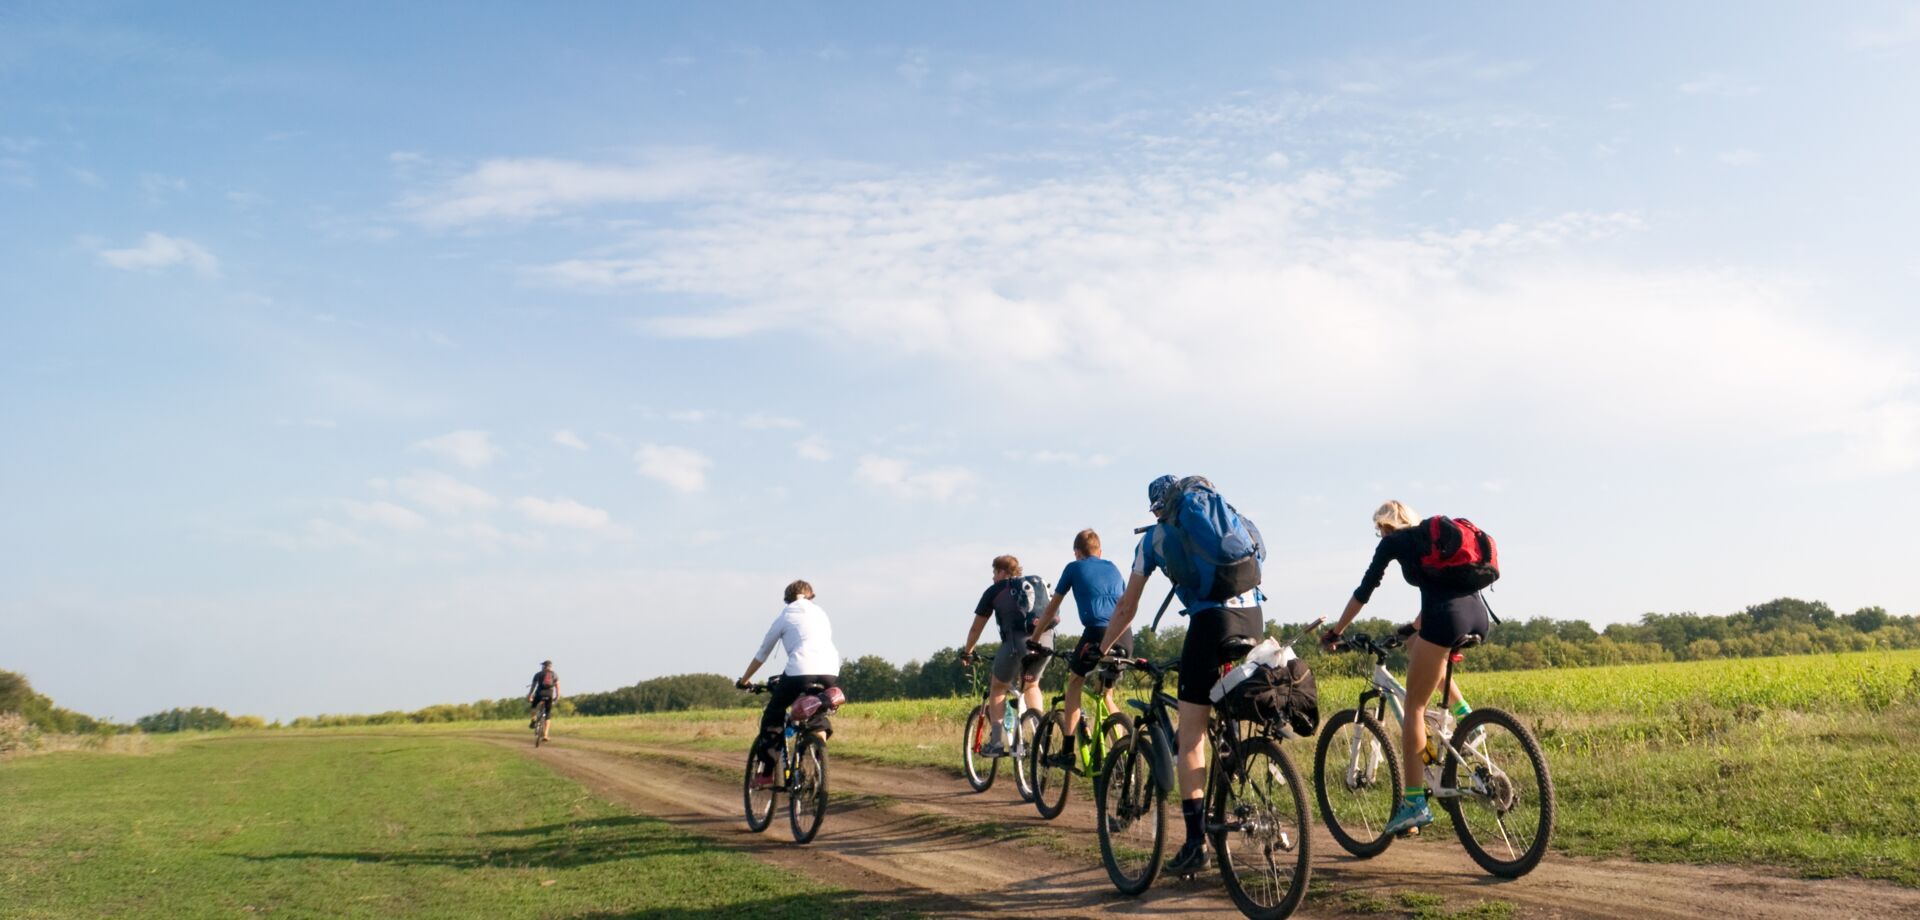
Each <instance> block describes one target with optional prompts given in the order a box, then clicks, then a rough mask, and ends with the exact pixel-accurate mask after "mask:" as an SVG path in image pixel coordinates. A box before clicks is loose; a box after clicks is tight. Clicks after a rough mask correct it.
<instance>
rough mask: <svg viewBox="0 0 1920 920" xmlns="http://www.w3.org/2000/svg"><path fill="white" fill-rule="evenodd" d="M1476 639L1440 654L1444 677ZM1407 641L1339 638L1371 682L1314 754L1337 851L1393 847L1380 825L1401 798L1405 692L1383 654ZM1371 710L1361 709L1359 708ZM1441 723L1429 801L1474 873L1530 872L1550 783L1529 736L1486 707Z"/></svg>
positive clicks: (1433, 734)
mask: <svg viewBox="0 0 1920 920" xmlns="http://www.w3.org/2000/svg"><path fill="white" fill-rule="evenodd" d="M1479 641H1480V637H1479V636H1477V635H1469V636H1467V637H1466V638H1465V639H1462V640H1461V641H1460V642H1459V643H1457V644H1456V645H1455V646H1454V647H1453V649H1452V650H1451V651H1450V652H1449V654H1448V656H1447V679H1446V681H1445V682H1443V683H1442V684H1441V686H1442V687H1447V686H1451V685H1452V682H1453V665H1454V662H1455V661H1456V660H1458V658H1459V653H1460V650H1461V649H1465V648H1470V647H1472V646H1473V645H1475V644H1477V643H1478V642H1479ZM1405 644H1406V638H1405V636H1404V635H1394V636H1387V637H1384V638H1380V639H1375V638H1372V637H1370V636H1368V635H1366V634H1365V633H1356V634H1353V635H1349V636H1346V637H1343V638H1342V639H1341V640H1340V642H1339V644H1338V645H1337V646H1336V649H1339V650H1350V651H1355V652H1360V653H1363V654H1368V655H1372V656H1373V658H1374V669H1373V677H1372V679H1371V680H1370V681H1369V684H1368V687H1367V689H1365V690H1363V691H1361V693H1360V702H1359V704H1358V705H1356V706H1355V707H1354V708H1352V709H1343V710H1341V711H1339V712H1336V713H1334V714H1333V715H1332V716H1331V717H1329V718H1328V719H1327V721H1326V724H1325V726H1324V727H1323V728H1322V729H1321V732H1320V743H1319V746H1318V748H1317V749H1316V750H1315V751H1314V758H1313V766H1314V772H1315V774H1316V776H1315V782H1314V796H1315V798H1317V799H1319V804H1320V816H1321V817H1322V818H1323V819H1325V821H1326V824H1327V831H1328V832H1329V833H1331V834H1332V835H1333V839H1334V840H1335V841H1336V842H1337V843H1339V844H1340V847H1341V848H1342V849H1344V850H1346V851H1347V852H1349V853H1352V854H1353V855H1355V856H1359V857H1362V858H1367V857H1372V856H1377V855H1379V854H1380V853H1382V852H1385V851H1386V849H1387V847H1388V846H1390V845H1392V843H1393V838H1392V837H1391V836H1389V835H1388V834H1387V833H1386V824H1387V819H1388V818H1389V817H1390V816H1391V815H1392V814H1393V809H1394V806H1395V805H1396V804H1398V803H1399V799H1400V752H1399V735H1398V733H1397V732H1396V733H1394V734H1392V735H1389V733H1388V732H1387V729H1386V727H1385V726H1386V724H1387V716H1388V714H1389V713H1391V714H1392V716H1393V726H1394V727H1395V728H1396V729H1397V728H1399V726H1400V723H1401V720H1402V719H1404V718H1406V699H1407V691H1406V688H1405V687H1403V686H1401V685H1400V682H1399V681H1398V680H1395V679H1394V676H1393V674H1392V672H1390V671H1388V670H1387V656H1388V655H1389V654H1390V653H1391V652H1392V651H1393V650H1394V649H1397V648H1400V647H1402V646H1403V645H1405ZM1369 706H1371V707H1372V711H1371V712H1369V711H1368V707H1369ZM1447 721H1448V720H1447V718H1446V717H1442V718H1441V719H1440V720H1439V724H1437V725H1436V724H1434V723H1433V722H1429V723H1428V725H1427V738H1428V741H1427V751H1426V752H1425V753H1424V754H1423V755H1422V756H1423V759H1425V760H1426V761H1427V763H1426V766H1425V776H1426V782H1427V787H1428V796H1429V797H1430V799H1431V800H1432V801H1434V802H1437V803H1439V805H1440V807H1441V808H1442V809H1444V810H1445V811H1446V813H1447V817H1449V818H1450V819H1452V821H1453V831H1454V834H1455V835H1456V836H1458V837H1459V838H1460V845H1461V846H1463V847H1465V848H1466V851H1467V855H1468V856H1470V857H1472V858H1473V861H1474V862H1476V863H1478V864H1479V865H1480V868H1482V869H1485V870H1486V871H1487V872H1489V873H1492V874H1493V875H1496V876H1499V877H1501V878H1519V877H1520V876H1522V875H1526V874H1527V873H1528V872H1531V871H1533V868H1534V867H1535V866H1537V865H1539V864H1540V858H1541V857H1542V856H1544V855H1546V852H1547V841H1548V840H1549V839H1550V838H1551V837H1552V836H1553V816H1554V810H1555V806H1554V798H1553V777H1552V775H1551V774H1550V773H1548V771H1547V759H1546V756H1545V755H1543V754H1542V753H1541V752H1540V742H1539V741H1538V740H1536V739H1535V738H1534V737H1533V732H1531V731H1529V730H1527V727H1526V726H1524V725H1522V724H1520V720H1518V719H1516V718H1514V717H1513V716H1512V715H1509V714H1508V713H1506V712H1504V711H1502V710H1499V709H1493V708H1485V709H1475V710H1473V711H1472V712H1469V713H1467V716H1466V718H1464V719H1461V720H1460V724H1459V725H1457V726H1449V725H1448V724H1447Z"/></svg>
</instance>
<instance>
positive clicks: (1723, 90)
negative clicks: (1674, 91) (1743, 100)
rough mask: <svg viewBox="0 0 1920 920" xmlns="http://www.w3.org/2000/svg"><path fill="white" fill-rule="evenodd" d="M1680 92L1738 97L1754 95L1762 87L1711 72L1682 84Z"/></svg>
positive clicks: (1689, 94)
mask: <svg viewBox="0 0 1920 920" xmlns="http://www.w3.org/2000/svg"><path fill="white" fill-rule="evenodd" d="M1679 89H1680V92H1681V94H1683V95H1687V96H1724V97H1727V98H1737V97H1740V96H1752V95H1754V94H1756V93H1758V92H1760V87H1759V86H1757V85H1755V84H1753V83H1749V82H1747V81H1745V80H1740V79H1737V78H1734V77H1731V76H1728V75H1727V74H1723V73H1710V74H1705V75H1702V76H1700V77H1698V78H1696V79H1692V80H1688V81H1687V82H1685V83H1682V84H1680V86H1679Z"/></svg>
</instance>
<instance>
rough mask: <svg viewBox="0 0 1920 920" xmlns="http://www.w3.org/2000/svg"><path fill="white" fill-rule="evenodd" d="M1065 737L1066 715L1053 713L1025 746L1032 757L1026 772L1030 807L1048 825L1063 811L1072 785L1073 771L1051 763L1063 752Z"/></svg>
mask: <svg viewBox="0 0 1920 920" xmlns="http://www.w3.org/2000/svg"><path fill="white" fill-rule="evenodd" d="M1083 722H1084V720H1083ZM1067 737H1068V735H1067V714H1066V713H1065V712H1062V711H1060V710H1058V709H1055V710H1053V711H1051V712H1049V713H1047V717H1046V718H1045V719H1043V720H1041V722H1040V729H1039V731H1037V732H1035V733H1034V739H1033V743H1032V744H1030V745H1028V746H1027V748H1028V750H1029V751H1030V752H1031V755H1032V756H1030V757H1029V758H1028V766H1027V771H1028V773H1029V774H1030V775H1032V777H1033V807H1034V810H1035V811H1038V812H1039V813H1040V817H1042V818H1045V819H1046V820H1048V821H1051V820H1053V819H1055V818H1058V817H1060V813H1061V812H1063V811H1065V810H1066V809H1067V790H1068V788H1069V787H1071V786H1072V785H1073V768H1072V767H1071V766H1069V765H1067V764H1064V763H1062V764H1058V765H1055V764H1053V763H1051V761H1052V760H1053V758H1054V757H1055V755H1057V754H1059V753H1060V751H1061V750H1063V749H1064V748H1065V746H1066V739H1067Z"/></svg>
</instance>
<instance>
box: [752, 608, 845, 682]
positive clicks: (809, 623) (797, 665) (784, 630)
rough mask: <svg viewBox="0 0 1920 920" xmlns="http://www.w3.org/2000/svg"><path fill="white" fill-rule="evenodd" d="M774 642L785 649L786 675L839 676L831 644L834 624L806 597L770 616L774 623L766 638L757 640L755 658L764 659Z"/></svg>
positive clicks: (756, 659)
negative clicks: (758, 648) (757, 651)
mask: <svg viewBox="0 0 1920 920" xmlns="http://www.w3.org/2000/svg"><path fill="white" fill-rule="evenodd" d="M774 643H779V644H780V645H782V646H784V647H785V648H786V650H787V668H786V671H785V672H784V673H785V674H786V675H787V676H788V677H799V676H801V675H803V674H819V675H831V676H834V677H838V676H840V652H839V650H838V649H835V648H834V647H833V624H831V623H828V622H827V612H826V611H825V610H821V609H820V605H819V604H816V603H814V602H813V601H810V600H808V599H806V598H804V597H803V598H799V599H797V600H795V601H794V602H793V603H791V604H788V605H787V606H786V607H785V608H783V609H782V610H781V611H780V615H779V616H777V617H774V618H773V626H772V627H770V628H769V629H768V630H767V638H766V639H765V640H763V641H762V642H761V643H760V654H758V655H755V656H753V660H754V661H766V660H767V656H768V655H770V654H773V646H774Z"/></svg>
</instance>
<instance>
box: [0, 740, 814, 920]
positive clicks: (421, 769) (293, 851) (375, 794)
mask: <svg viewBox="0 0 1920 920" xmlns="http://www.w3.org/2000/svg"><path fill="white" fill-rule="evenodd" d="M850 904H851V902H850V901H849V900H848V898H847V897H846V896H845V895H843V894H842V893H840V892H836V891H833V890H829V889H826V888H823V887H821V886H818V885H815V884H811V883H808V882H806V881H804V880H800V879H796V878H794V877H793V876H791V875H789V874H786V873H783V872H779V871H777V870H775V869H772V868H770V867H767V866H765V865H763V864H761V863H759V862H757V861H755V860H753V859H751V858H750V857H747V856H744V855H741V854H737V853H731V852H727V851H724V850H720V849H717V848H715V847H713V846H712V845H710V844H707V843H704V842H702V841H701V840H699V839H698V838H694V837H689V836H687V835H685V834H682V833H679V832H677V831H675V830H673V829H671V828H669V827H668V826H666V825H665V824H663V823H661V822H659V821H656V820H653V819H650V818H642V817H636V816H634V815H631V814H628V813H627V812H626V811H624V810H622V809H619V808H616V807H614V806H611V805H608V804H606V803H603V802H600V801H597V800H595V799H593V798H592V797H591V796H589V795H588V794H587V793H586V792H585V791H584V790H582V789H581V788H580V787H578V786H576V785H574V784H573V783H571V782H569V781H566V780H562V779H560V778H558V777H556V776H554V775H553V774H552V773H550V772H548V771H547V770H546V769H545V768H543V767H541V766H539V765H538V764H537V763H534V762H533V761H532V760H530V759H528V758H526V757H524V756H522V754H521V753H520V752H518V751H513V750H507V749H503V748H498V747H494V746H490V745H483V744H476V743H474V742H471V741H466V740H460V739H453V738H444V737H436V736H434V735H431V734H426V733H415V734H410V735H406V736H397V737H396V736H388V737H355V736H351V735H347V734H345V733H339V734H335V735H332V736H321V737H315V736H310V735H308V736H290V735H279V734H272V733H252V734H240V733H235V734H228V735H222V736H213V737H208V738H203V739H199V740H187V741H184V742H182V743H180V744H178V745H176V746H172V747H171V749H170V750H164V751H161V752H159V753H155V754H151V755H144V756H135V755H116V754H88V753H59V754H49V755H45V756H39V757H32V758H25V759H21V760H16V761H12V762H8V763H5V764H0V916H4V917H9V918H64V917H165V918H179V917H216V916H217V917H234V916H246V915H272V916H280V917H391V916H397V915H407V916H419V917H459V918H466V917H577V918H586V917H594V918H606V917H622V916H636V915H644V916H647V917H668V918H701V917H716V918H717V917H739V916H752V917H780V918H812V917H838V916H844V915H845V914H846V913H847V912H848V910H849V907H850Z"/></svg>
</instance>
